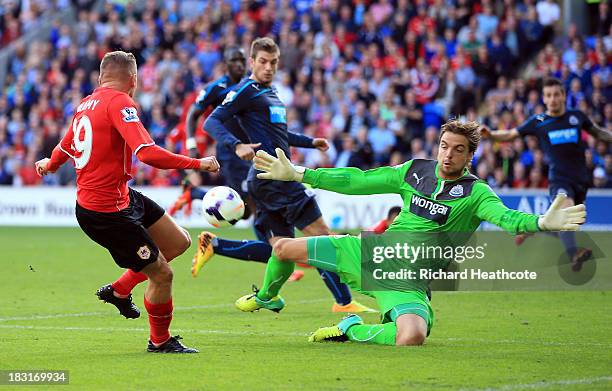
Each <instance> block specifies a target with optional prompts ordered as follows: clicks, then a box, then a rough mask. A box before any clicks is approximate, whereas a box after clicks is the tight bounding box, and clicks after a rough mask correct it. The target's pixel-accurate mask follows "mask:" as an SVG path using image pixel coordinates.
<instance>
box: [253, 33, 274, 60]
mask: <svg viewBox="0 0 612 391" xmlns="http://www.w3.org/2000/svg"><path fill="white" fill-rule="evenodd" d="M260 50H263V51H264V52H267V53H271V54H276V53H278V54H280V49H279V47H278V45H277V44H276V42H274V40H273V39H272V38H270V37H260V38H257V39H256V40H254V41H253V43H252V44H251V58H252V59H253V60H254V59H255V58H257V53H258V52H259V51H260Z"/></svg>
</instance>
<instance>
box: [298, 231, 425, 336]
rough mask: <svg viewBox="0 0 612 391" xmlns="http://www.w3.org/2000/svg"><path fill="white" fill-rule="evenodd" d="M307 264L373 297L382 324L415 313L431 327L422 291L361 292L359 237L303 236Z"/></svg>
mask: <svg viewBox="0 0 612 391" xmlns="http://www.w3.org/2000/svg"><path fill="white" fill-rule="evenodd" d="M307 248H308V264H309V265H311V266H314V267H317V268H319V269H324V270H329V271H332V272H335V273H336V274H338V276H340V280H341V281H342V282H343V283H345V284H346V285H348V286H350V287H351V288H352V289H354V290H357V291H359V292H361V293H363V294H365V295H368V296H371V297H373V298H375V299H376V302H377V303H378V307H379V308H380V313H381V314H382V323H386V322H394V321H395V319H397V317H398V316H400V315H404V314H415V315H418V316H420V317H421V318H423V319H424V320H425V323H427V334H429V331H430V330H431V328H432V327H433V323H434V313H433V310H432V308H431V305H429V300H428V299H427V295H426V294H425V292H421V291H393V290H386V291H365V290H363V289H362V288H361V238H359V237H357V236H351V235H337V236H314V237H310V238H308V239H307Z"/></svg>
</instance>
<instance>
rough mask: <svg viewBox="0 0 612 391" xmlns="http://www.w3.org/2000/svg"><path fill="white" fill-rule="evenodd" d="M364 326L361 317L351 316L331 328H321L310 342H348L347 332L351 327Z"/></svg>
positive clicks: (312, 335)
mask: <svg viewBox="0 0 612 391" xmlns="http://www.w3.org/2000/svg"><path fill="white" fill-rule="evenodd" d="M356 324H363V320H362V319H361V317H360V316H359V315H355V314H351V315H348V316H346V317H344V318H343V319H342V320H341V321H340V323H338V324H337V325H335V326H331V327H321V328H320V329H318V330H317V331H315V332H314V333H312V334H311V335H310V337H309V338H308V342H324V341H332V342H346V341H348V337H347V336H346V332H347V331H348V329H349V328H350V327H351V326H354V325H356Z"/></svg>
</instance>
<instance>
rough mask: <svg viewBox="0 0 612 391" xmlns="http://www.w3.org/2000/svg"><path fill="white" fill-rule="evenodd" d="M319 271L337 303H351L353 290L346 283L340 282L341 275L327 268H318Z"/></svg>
mask: <svg viewBox="0 0 612 391" xmlns="http://www.w3.org/2000/svg"><path fill="white" fill-rule="evenodd" d="M317 271H318V272H319V274H320V275H321V279H322V280H323V282H324V283H325V285H327V289H329V291H330V292H331V293H332V295H334V299H335V300H336V303H338V304H339V305H347V304H350V302H351V300H352V297H351V291H350V289H349V287H348V286H346V284H343V283H341V282H340V277H338V275H337V274H336V273H332V272H330V271H327V270H323V269H317Z"/></svg>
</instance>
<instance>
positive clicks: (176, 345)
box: [147, 335, 199, 353]
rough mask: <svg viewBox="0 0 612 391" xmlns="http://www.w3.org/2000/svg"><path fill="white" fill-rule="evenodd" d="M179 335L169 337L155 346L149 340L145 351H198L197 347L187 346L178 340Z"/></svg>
mask: <svg viewBox="0 0 612 391" xmlns="http://www.w3.org/2000/svg"><path fill="white" fill-rule="evenodd" d="M181 339H183V338H181V336H180V335H177V336H174V337H170V339H169V340H167V341H166V342H164V343H163V344H161V345H159V346H155V345H154V344H153V342H151V340H149V345H148V346H147V352H149V353H199V352H198V350H197V349H193V348H188V347H187V346H185V345H183V344H182V343H180V342H179V340H181Z"/></svg>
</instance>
